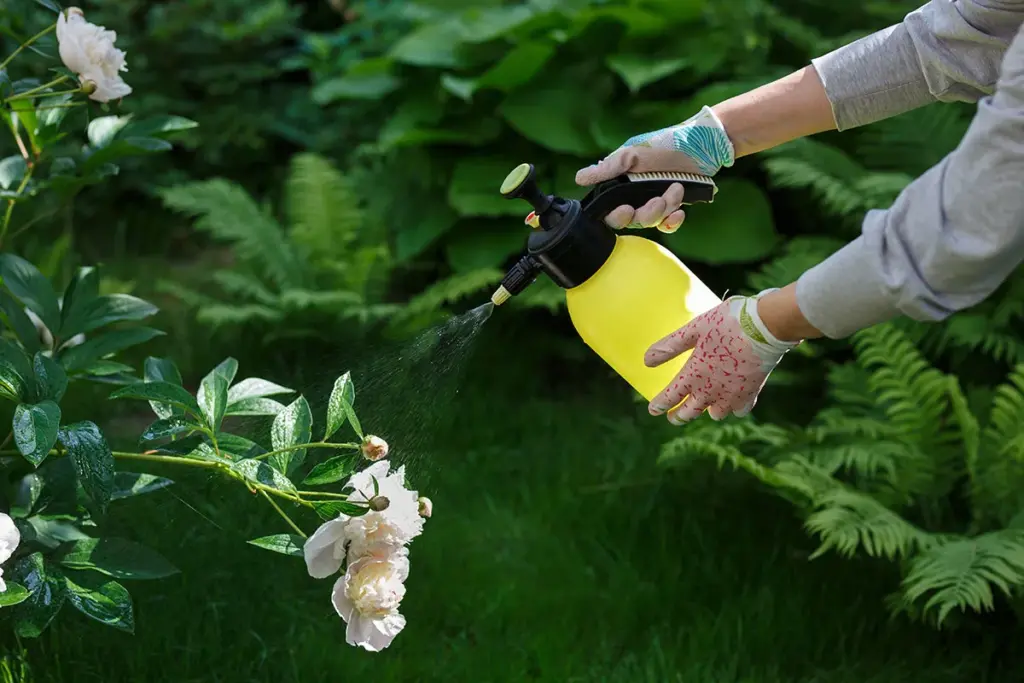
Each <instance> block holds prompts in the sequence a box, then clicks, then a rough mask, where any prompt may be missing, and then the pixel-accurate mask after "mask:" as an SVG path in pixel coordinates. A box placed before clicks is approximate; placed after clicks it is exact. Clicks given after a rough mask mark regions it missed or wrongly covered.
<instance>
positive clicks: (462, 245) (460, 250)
mask: <svg viewBox="0 0 1024 683" xmlns="http://www.w3.org/2000/svg"><path fill="white" fill-rule="evenodd" d="M472 228H473V229H469V230H463V231H459V233H458V234H456V235H453V236H452V237H451V238H450V239H449V240H448V244H447V246H446V247H445V253H446V255H447V256H448V263H449V264H451V267H452V268H453V269H454V270H455V271H456V272H458V273H470V272H473V271H478V270H484V269H487V268H499V267H501V266H502V265H503V264H504V262H505V261H506V260H507V259H508V257H509V256H511V255H512V254H516V253H518V252H520V251H522V250H523V247H524V246H525V245H526V239H527V238H528V237H529V234H528V233H526V232H524V231H523V225H522V223H521V222H519V221H515V222H509V223H508V224H506V225H487V226H486V227H485V226H481V225H476V226H472Z"/></svg>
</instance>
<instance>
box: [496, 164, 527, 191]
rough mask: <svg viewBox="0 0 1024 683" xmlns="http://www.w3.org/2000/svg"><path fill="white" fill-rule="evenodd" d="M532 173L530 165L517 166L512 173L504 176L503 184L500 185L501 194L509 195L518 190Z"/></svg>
mask: <svg viewBox="0 0 1024 683" xmlns="http://www.w3.org/2000/svg"><path fill="white" fill-rule="evenodd" d="M531 173H533V165H532V164H519V165H518V166H516V167H515V168H514V169H512V172H511V173H509V174H508V175H507V176H505V180H504V182H502V183H501V190H500V192H501V194H503V195H509V194H511V193H513V192H515V191H516V190H518V189H519V186H520V185H522V184H523V183H524V182H526V180H528V179H529V177H530V174H531Z"/></svg>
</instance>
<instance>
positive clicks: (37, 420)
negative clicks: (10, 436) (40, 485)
mask: <svg viewBox="0 0 1024 683" xmlns="http://www.w3.org/2000/svg"><path fill="white" fill-rule="evenodd" d="M12 428H13V430H14V445H15V446H17V447H18V452H19V453H21V454H22V455H23V456H25V459H26V460H28V461H29V462H30V463H32V464H33V465H34V466H36V467H39V463H41V462H42V461H43V460H44V459H46V456H47V455H49V453H50V449H51V448H53V445H54V444H55V443H57V430H58V429H59V428H60V406H58V405H57V404H56V403H54V402H53V401H43V402H42V403H38V404H36V405H29V404H27V403H19V404H18V407H17V408H15V409H14V421H13V423H12Z"/></svg>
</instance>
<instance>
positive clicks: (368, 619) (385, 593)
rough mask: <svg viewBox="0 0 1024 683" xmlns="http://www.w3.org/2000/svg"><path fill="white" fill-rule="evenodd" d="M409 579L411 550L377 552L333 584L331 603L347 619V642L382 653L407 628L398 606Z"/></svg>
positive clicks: (351, 566) (382, 550) (349, 569)
mask: <svg viewBox="0 0 1024 683" xmlns="http://www.w3.org/2000/svg"><path fill="white" fill-rule="evenodd" d="M408 576H409V557H408V550H406V549H405V548H397V549H378V550H377V551H375V552H373V553H371V554H368V555H365V556H364V557H361V558H360V559H358V560H356V561H355V562H352V563H351V564H349V566H348V570H347V571H346V572H345V575H344V576H342V577H341V578H340V579H338V581H337V582H336V583H335V584H334V591H333V592H332V594H331V601H332V602H333V603H334V609H335V611H337V613H338V616H340V617H341V618H342V619H344V620H345V623H346V624H348V628H347V629H345V642H347V643H348V644H349V645H358V646H359V647H361V648H363V649H365V650H369V651H370V652H380V651H381V650H383V649H384V648H386V647H387V646H388V645H390V644H391V641H392V640H394V639H395V636H397V635H398V634H399V633H400V632H401V631H402V629H403V628H405V617H403V616H402V615H401V614H399V613H398V607H399V605H400V604H401V602H402V598H403V597H405V580H406V578H408Z"/></svg>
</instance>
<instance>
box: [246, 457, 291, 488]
mask: <svg viewBox="0 0 1024 683" xmlns="http://www.w3.org/2000/svg"><path fill="white" fill-rule="evenodd" d="M231 469H233V470H234V471H235V472H237V473H238V474H240V475H241V476H242V477H243V478H244V479H245V480H246V481H249V482H252V483H255V484H262V485H263V486H269V487H270V488H272V489H274V490H276V491H285V492H286V493H295V490H296V489H295V484H293V483H292V481H291V479H289V478H288V477H286V476H285V475H284V474H282V473H281V472H279V471H278V470H276V469H274V468H273V467H271V466H270V465H268V464H267V463H266V462H264V461H262V460H252V459H249V460H239V461H238V462H236V463H234V464H232V465H231Z"/></svg>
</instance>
